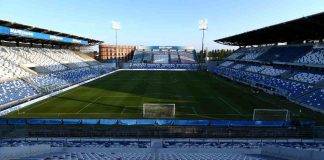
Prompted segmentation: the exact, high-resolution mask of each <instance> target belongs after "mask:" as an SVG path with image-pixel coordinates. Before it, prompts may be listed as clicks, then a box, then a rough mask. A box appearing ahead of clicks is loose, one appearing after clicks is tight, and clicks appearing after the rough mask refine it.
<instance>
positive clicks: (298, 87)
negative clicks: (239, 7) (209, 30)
mask: <svg viewBox="0 0 324 160" xmlns="http://www.w3.org/2000/svg"><path fill="white" fill-rule="evenodd" d="M323 16H324V13H320V14H316V15H312V16H309V17H303V18H300V19H296V20H293V21H289V22H287V23H281V24H277V25H273V26H269V27H265V28H261V29H257V30H253V31H250V32H245V33H242V34H238V35H234V36H230V37H226V38H222V39H218V40H215V42H218V43H222V44H229V45H238V46H243V47H241V48H239V49H237V50H236V51H234V52H233V54H232V55H230V56H228V57H227V58H225V61H224V62H223V63H220V65H218V66H213V67H210V71H211V72H213V73H215V74H217V75H221V76H224V77H226V78H230V79H232V80H235V81H238V82H241V83H245V84H248V85H250V86H252V87H257V88H260V89H263V90H264V91H266V92H270V93H275V94H278V95H281V96H285V97H286V98H287V99H289V100H291V101H293V102H296V103H298V104H301V105H303V106H305V107H308V108H311V109H313V110H316V111H319V112H322V113H324V110H323V108H324V98H323V92H322V91H323V88H324V85H323V84H324V82H323V81H324V74H323V73H324V72H323V69H324V66H323V62H324V56H323V43H322V42H321V41H320V42H318V43H314V42H309V43H299V44H298V43H296V42H295V41H298V40H296V37H292V35H291V34H287V33H288V30H287V29H288V28H290V27H296V26H305V27H311V28H312V29H310V28H309V30H307V31H306V30H299V31H294V35H304V36H303V37H302V40H304V39H323V37H324V36H323V34H322V33H324V31H321V32H320V33H321V34H318V32H316V34H313V32H314V28H320V25H318V24H315V23H312V21H318V20H322V19H323ZM305 32H308V33H305ZM255 35H258V36H257V37H256V36H255ZM272 35H278V36H272ZM299 38H301V37H299ZM303 38H304V39H303ZM299 40H300V42H302V41H301V39H299ZM282 41H286V42H287V44H281V45H279V44H278V42H282ZM273 44H275V45H273ZM256 45H259V46H256ZM244 46H254V47H244ZM264 46H266V47H264ZM242 65H244V67H242Z"/></svg>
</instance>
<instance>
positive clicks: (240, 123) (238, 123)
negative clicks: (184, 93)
mask: <svg viewBox="0 0 324 160" xmlns="http://www.w3.org/2000/svg"><path fill="white" fill-rule="evenodd" d="M300 124H301V125H303V126H313V125H315V122H313V121H301V122H300ZM0 125H120V126H135V125H138V126H144V125H148V126H215V127H231V126H233V127H244V126H251V127H285V126H292V125H293V123H291V122H290V121H252V120H205V119H199V120H186V119H16V118H13V119H5V118H3V119H0Z"/></svg>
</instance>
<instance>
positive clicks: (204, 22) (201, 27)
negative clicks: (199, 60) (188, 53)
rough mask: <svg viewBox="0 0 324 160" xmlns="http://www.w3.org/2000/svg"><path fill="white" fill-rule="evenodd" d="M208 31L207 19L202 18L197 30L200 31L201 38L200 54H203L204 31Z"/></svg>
mask: <svg viewBox="0 0 324 160" xmlns="http://www.w3.org/2000/svg"><path fill="white" fill-rule="evenodd" d="M207 29H208V22H207V19H205V18H203V19H201V20H200V21H199V30H201V31H202V37H201V51H202V54H204V41H205V30H207Z"/></svg>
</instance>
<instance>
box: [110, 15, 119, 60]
mask: <svg viewBox="0 0 324 160" xmlns="http://www.w3.org/2000/svg"><path fill="white" fill-rule="evenodd" d="M111 28H112V29H113V30H115V51H116V53H115V54H116V64H117V65H118V57H117V56H118V49H117V32H118V31H119V30H120V29H121V26H120V22H118V21H112V22H111Z"/></svg>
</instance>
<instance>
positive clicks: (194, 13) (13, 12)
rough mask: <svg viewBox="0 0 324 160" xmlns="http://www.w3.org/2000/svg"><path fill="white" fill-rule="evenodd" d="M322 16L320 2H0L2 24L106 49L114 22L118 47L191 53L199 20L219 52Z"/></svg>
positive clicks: (197, 43)
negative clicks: (246, 36) (241, 37)
mask: <svg viewBox="0 0 324 160" xmlns="http://www.w3.org/2000/svg"><path fill="white" fill-rule="evenodd" d="M323 11H324V0H0V19H4V20H9V21H13V22H17V23H22V24H27V25H32V26H37V27H41V28H46V29H51V30H55V31H60V32H64V33H70V34H75V35H79V36H83V37H88V38H94V39H98V40H102V41H104V42H105V43H112V44H114V42H115V33H114V30H113V29H112V28H111V22H112V21H113V20H116V21H119V22H120V23H121V30H120V31H119V32H118V43H119V44H128V45H146V46H149V45H178V46H193V47H195V48H197V49H200V48H201V32H200V31H199V29H198V22H199V20H200V19H202V18H206V19H207V20H208V30H207V31H206V34H205V43H206V46H207V48H208V49H222V48H232V47H231V46H224V45H220V44H217V43H215V42H213V40H215V39H219V38H223V37H227V36H231V35H235V34H238V33H242V32H246V31H249V30H253V29H258V28H260V27H265V26H269V25H273V24H277V23H281V22H284V21H288V20H292V19H295V18H300V17H303V16H308V15H311V14H315V13H319V12H323Z"/></svg>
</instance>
